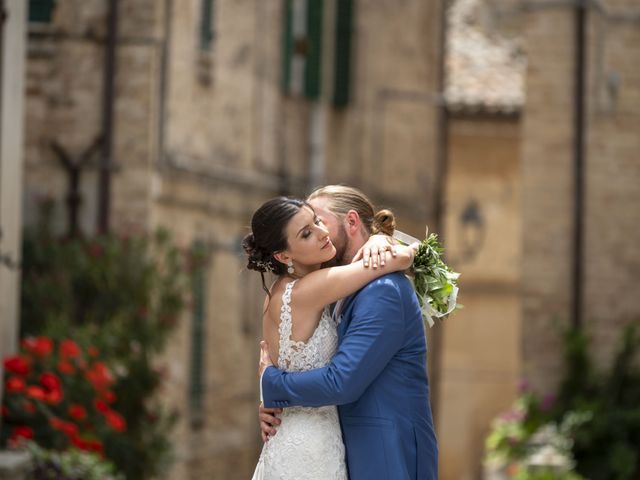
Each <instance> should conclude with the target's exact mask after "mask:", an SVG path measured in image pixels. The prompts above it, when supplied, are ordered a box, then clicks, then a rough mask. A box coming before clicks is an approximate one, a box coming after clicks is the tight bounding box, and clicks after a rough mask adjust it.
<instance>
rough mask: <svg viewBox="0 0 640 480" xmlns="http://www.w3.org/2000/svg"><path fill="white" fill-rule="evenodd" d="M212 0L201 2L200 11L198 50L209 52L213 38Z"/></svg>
mask: <svg viewBox="0 0 640 480" xmlns="http://www.w3.org/2000/svg"><path fill="white" fill-rule="evenodd" d="M213 8H214V4H213V0H202V4H201V10H200V49H201V50H206V51H209V50H211V47H212V45H213V39H214V37H215V34H214V30H213V18H214V12H213Z"/></svg>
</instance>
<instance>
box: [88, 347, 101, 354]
mask: <svg viewBox="0 0 640 480" xmlns="http://www.w3.org/2000/svg"><path fill="white" fill-rule="evenodd" d="M87 353H88V354H89V356H90V357H97V356H98V355H100V351H99V350H98V349H97V348H96V347H94V346H93V345H91V346H90V347H89V348H87Z"/></svg>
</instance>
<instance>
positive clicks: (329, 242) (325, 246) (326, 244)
mask: <svg viewBox="0 0 640 480" xmlns="http://www.w3.org/2000/svg"><path fill="white" fill-rule="evenodd" d="M329 245H331V239H328V240H327V243H325V244H324V245H323V246H322V248H321V249H320V250H324V249H325V248H327V247H328V246H329Z"/></svg>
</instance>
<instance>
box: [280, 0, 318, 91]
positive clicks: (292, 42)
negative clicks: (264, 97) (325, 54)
mask: <svg viewBox="0 0 640 480" xmlns="http://www.w3.org/2000/svg"><path fill="white" fill-rule="evenodd" d="M323 4H324V2H323V0H284V5H283V9H284V22H283V25H284V28H283V55H282V89H283V91H284V93H285V95H304V96H305V97H306V98H309V99H311V100H317V99H318V98H320V80H321V74H322V71H321V70H322V69H321V67H322V20H323Z"/></svg>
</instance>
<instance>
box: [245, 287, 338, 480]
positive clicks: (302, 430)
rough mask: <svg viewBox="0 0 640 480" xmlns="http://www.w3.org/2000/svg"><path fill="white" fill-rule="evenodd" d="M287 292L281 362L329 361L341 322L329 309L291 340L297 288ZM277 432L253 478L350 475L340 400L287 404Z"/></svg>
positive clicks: (307, 365) (297, 367)
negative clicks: (308, 332) (304, 334)
mask: <svg viewBox="0 0 640 480" xmlns="http://www.w3.org/2000/svg"><path fill="white" fill-rule="evenodd" d="M295 283H296V281H295V280H294V281H292V282H290V283H288V284H287V285H286V287H285V291H284V293H283V294H282V309H281V313H280V327H279V333H280V352H279V355H278V368H280V369H282V370H286V371H288V372H299V371H304V370H311V369H314V368H318V367H323V366H325V365H326V364H327V363H329V362H330V361H331V358H332V357H333V355H334V354H335V352H336V348H337V346H338V333H337V331H336V325H335V323H334V322H333V320H332V319H331V315H330V314H329V309H328V308H325V309H324V311H323V312H322V317H321V319H320V323H319V324H318V327H317V328H316V330H315V332H313V335H312V336H311V338H310V339H309V340H308V341H307V342H306V343H305V342H295V341H293V340H291V306H290V304H291V291H292V289H293V286H294V285H295ZM280 418H281V419H282V423H281V424H280V426H279V427H277V434H276V435H275V436H273V437H271V439H270V440H269V441H268V442H267V443H265V444H264V447H263V448H262V453H261V454H260V459H259V460H258V466H257V467H256V470H255V473H254V474H253V480H276V479H277V480H306V479H308V480H347V468H346V466H345V452H344V444H343V442H342V433H341V431H340V422H339V420H338V411H337V408H336V407H335V406H327V407H320V408H308V407H290V408H285V409H284V411H283V413H282V415H281V416H280Z"/></svg>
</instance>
